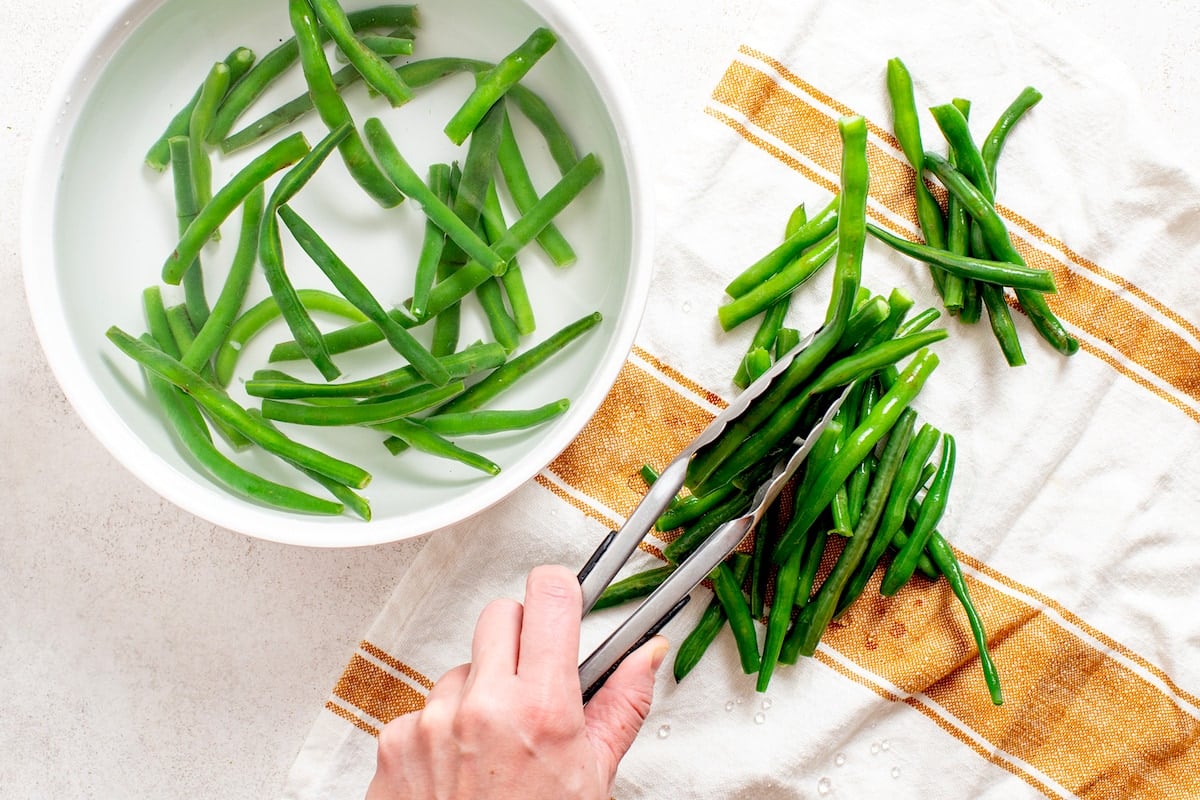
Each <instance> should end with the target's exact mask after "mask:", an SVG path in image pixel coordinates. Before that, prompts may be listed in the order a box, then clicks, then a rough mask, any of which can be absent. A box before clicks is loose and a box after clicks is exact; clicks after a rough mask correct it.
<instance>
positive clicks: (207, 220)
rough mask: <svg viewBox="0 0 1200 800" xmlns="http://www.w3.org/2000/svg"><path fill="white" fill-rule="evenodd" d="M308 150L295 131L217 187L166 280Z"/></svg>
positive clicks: (172, 258)
mask: <svg viewBox="0 0 1200 800" xmlns="http://www.w3.org/2000/svg"><path fill="white" fill-rule="evenodd" d="M301 2H303V0H301ZM308 150H309V147H308V142H307V141H306V140H305V138H304V135H303V134H300V133H296V134H293V135H291V136H289V137H287V138H286V139H283V140H281V141H279V142H277V143H276V144H274V145H273V146H272V147H271V148H270V149H269V150H267V151H266V152H264V153H263V154H262V155H260V156H258V157H257V158H255V159H254V160H252V161H251V162H250V163H249V164H247V165H246V166H245V167H243V168H242V169H241V170H239V171H238V173H237V174H236V175H234V176H233V178H232V179H231V180H230V181H229V183H227V184H225V185H224V186H222V187H221V188H220V189H218V190H217V192H216V193H215V194H214V195H213V199H212V201H211V202H210V203H209V204H208V205H206V206H205V207H204V208H202V209H201V210H200V213H199V214H198V215H197V216H196V218H195V219H194V220H192V222H191V224H190V225H188V227H187V230H186V231H184V233H183V236H182V237H181V238H180V240H179V244H178V245H177V246H176V247H175V250H174V251H173V252H172V253H171V254H170V255H169V256H168V257H167V259H166V261H165V262H164V263H163V274H162V279H163V282H164V283H170V284H173V285H178V284H179V280H180V278H182V277H183V272H184V270H186V269H187V268H188V265H189V264H191V263H192V261H193V260H194V259H195V258H196V256H198V255H199V254H200V248H202V247H203V246H204V243H205V242H207V241H208V240H209V239H210V238H212V235H213V233H214V232H216V230H217V228H219V227H220V225H221V223H222V222H224V221H225V220H226V219H227V218H228V217H229V215H230V214H231V213H233V210H234V209H235V208H237V207H238V206H239V205H241V204H242V202H243V201H244V200H245V199H246V196H247V195H248V194H250V192H251V191H253V190H254V187H255V186H258V185H260V184H262V183H263V182H264V181H265V180H266V179H267V178H269V177H270V176H271V175H273V174H275V173H276V172H278V171H279V170H281V169H283V168H284V167H287V166H289V165H291V164H294V163H295V162H297V161H299V160H300V159H301V158H303V157H304V156H305V154H307V153H308Z"/></svg>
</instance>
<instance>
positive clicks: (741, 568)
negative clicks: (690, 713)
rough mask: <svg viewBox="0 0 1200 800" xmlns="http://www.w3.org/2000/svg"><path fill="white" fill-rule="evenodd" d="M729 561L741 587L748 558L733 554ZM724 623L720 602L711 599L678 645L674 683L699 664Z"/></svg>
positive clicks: (722, 608) (748, 562)
mask: <svg viewBox="0 0 1200 800" xmlns="http://www.w3.org/2000/svg"><path fill="white" fill-rule="evenodd" d="M729 560H730V562H731V564H732V566H731V567H730V569H731V570H732V571H733V579H734V581H736V582H737V584H738V586H741V585H742V581H744V580H745V579H746V572H747V569H748V567H749V565H750V558H749V557H748V556H747V555H746V554H745V553H734V554H733V555H732V556H731V557H730V559H729ZM725 621H726V618H725V609H724V607H722V605H721V601H720V600H718V599H717V598H716V597H713V598H712V599H711V600H710V601H709V603H708V607H707V608H705V609H704V613H703V614H701V615H700V620H699V621H698V622H697V623H696V627H695V628H693V629H692V631H691V633H689V634H688V635H687V636H685V637H684V639H683V641H682V642H680V643H679V649H678V650H677V651H676V652H675V663H674V666H673V668H672V672H673V674H674V676H675V682H676V683H678V682H680V681H682V680H683V679H684V677H686V676H687V674H688V673H689V672H691V671H692V670H693V669H695V667H696V665H697V664H699V663H700V659H701V658H702V657H703V656H704V653H705V651H706V650H708V646H709V645H710V644H712V643H713V640H715V639H716V638H717V634H719V633H720V632H721V629H722V628H724V627H725Z"/></svg>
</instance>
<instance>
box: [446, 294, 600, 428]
mask: <svg viewBox="0 0 1200 800" xmlns="http://www.w3.org/2000/svg"><path fill="white" fill-rule="evenodd" d="M602 319H603V317H602V316H601V314H600V312H599V311H595V312H593V313H591V314H588V315H587V316H586V317H583V318H581V319H579V320H576V321H575V322H572V323H571V324H569V325H567V326H566V327H564V328H562V329H561V330H559V331H556V332H555V333H554V334H552V335H551V336H549V337H548V338H547V339H546V340H545V341H543V342H539V343H538V344H536V345H534V346H533V347H531V348H529V349H528V350H526V351H525V352H524V353H521V354H520V355H518V356H516V357H515V358H512V359H510V360H509V361H507V362H505V363H504V364H503V365H502V366H500V367H497V368H496V369H495V370H493V371H492V373H491V374H490V375H488V376H487V377H486V378H484V379H483V380H481V381H479V382H478V383H476V384H475V385H473V386H471V387H470V388H469V389H467V390H466V391H465V392H463V393H462V394H460V395H459V396H458V397H456V398H454V399H453V400H451V401H450V402H449V403H447V404H446V405H444V406H442V407H441V408H440V409H438V413H439V415H440V414H451V413H458V412H463V411H474V410H475V409H477V408H479V407H480V406H482V405H483V404H484V403H487V402H488V401H489V400H491V399H493V398H495V397H496V396H497V395H498V394H500V393H501V392H503V391H504V390H505V389H507V388H508V387H510V386H512V384H513V382H514V381H516V380H517V379H518V378H520V377H521V376H523V375H525V374H526V373H528V372H529V371H530V370H532V369H534V368H535V367H537V366H539V365H540V364H543V363H545V362H546V361H547V360H548V359H549V358H551V357H552V356H554V355H555V354H557V353H559V352H561V351H562V350H563V349H564V348H565V347H566V346H567V345H569V344H570V343H571V342H573V341H575V340H576V339H578V338H579V337H580V336H582V335H583V334H584V333H586V332H587V331H589V330H591V329H592V328H594V327H596V326H597V325H599V324H600V322H601V320H602Z"/></svg>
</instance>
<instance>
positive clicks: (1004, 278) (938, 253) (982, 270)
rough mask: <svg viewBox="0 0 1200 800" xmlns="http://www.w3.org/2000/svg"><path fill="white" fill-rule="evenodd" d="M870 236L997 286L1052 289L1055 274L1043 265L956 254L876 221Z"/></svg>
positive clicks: (904, 251)
mask: <svg viewBox="0 0 1200 800" xmlns="http://www.w3.org/2000/svg"><path fill="white" fill-rule="evenodd" d="M867 230H868V231H869V232H870V233H871V235H872V236H874V237H875V238H877V239H879V240H880V241H881V242H884V243H886V244H887V245H889V246H890V247H892V248H893V249H895V250H898V251H900V252H901V253H904V254H905V255H907V256H911V257H912V258H915V259H917V260H919V261H924V262H926V263H929V264H936V265H937V266H939V267H941V268H942V269H943V270H945V271H946V272H950V273H953V274H955V275H960V276H962V277H966V278H972V279H974V280H977V281H980V282H983V283H991V284H995V285H997V286H1012V287H1013V288H1014V289H1028V290H1030V291H1033V292H1053V291H1055V286H1054V275H1053V274H1051V273H1050V272H1047V271H1046V270H1044V269H1036V268H1034V267H1027V266H1025V265H1024V264H1017V263H1015V262H1012V261H984V260H982V259H978V258H971V257H969V256H959V255H955V254H954V253H951V252H950V251H948V250H935V249H933V248H932V247H928V246H926V245H922V244H917V243H915V242H910V241H907V240H905V239H901V238H900V237H898V236H893V235H892V234H890V233H888V232H887V231H885V230H883V229H882V228H880V227H878V226H876V225H868V226H867Z"/></svg>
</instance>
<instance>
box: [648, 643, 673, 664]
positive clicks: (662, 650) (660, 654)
mask: <svg viewBox="0 0 1200 800" xmlns="http://www.w3.org/2000/svg"><path fill="white" fill-rule="evenodd" d="M655 639H656V644H655V645H654V651H653V652H652V653H650V671H651V672H657V671H658V668H659V667H660V666H662V662H663V659H665V658H666V657H667V651H668V650H670V649H671V643H670V642H668V641H667V640H666V639H664V638H663V637H662V636H658V637H655Z"/></svg>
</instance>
